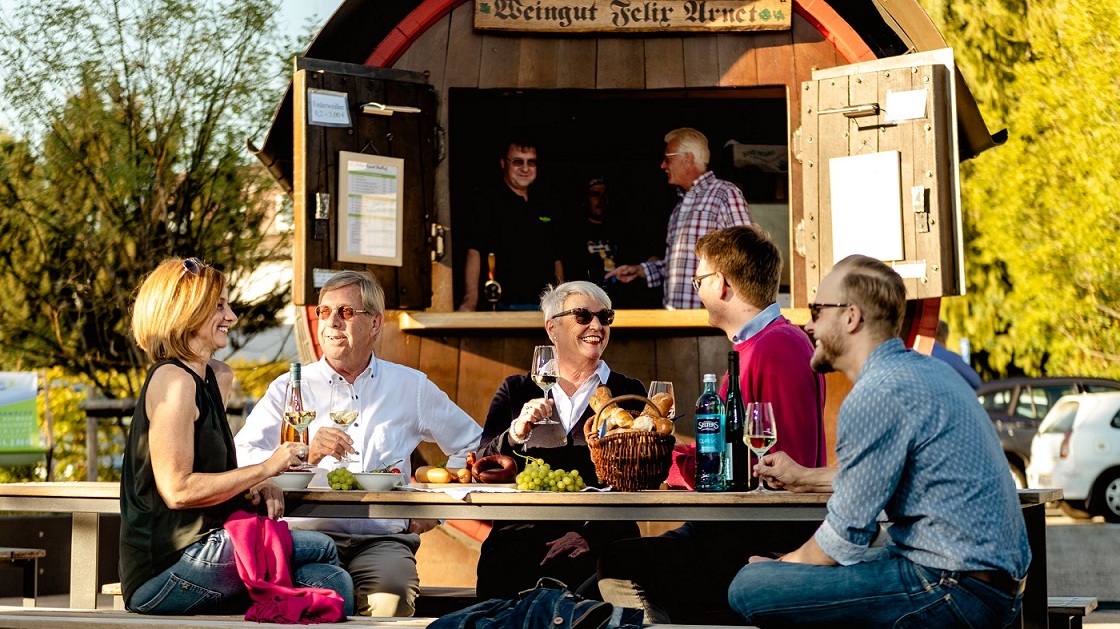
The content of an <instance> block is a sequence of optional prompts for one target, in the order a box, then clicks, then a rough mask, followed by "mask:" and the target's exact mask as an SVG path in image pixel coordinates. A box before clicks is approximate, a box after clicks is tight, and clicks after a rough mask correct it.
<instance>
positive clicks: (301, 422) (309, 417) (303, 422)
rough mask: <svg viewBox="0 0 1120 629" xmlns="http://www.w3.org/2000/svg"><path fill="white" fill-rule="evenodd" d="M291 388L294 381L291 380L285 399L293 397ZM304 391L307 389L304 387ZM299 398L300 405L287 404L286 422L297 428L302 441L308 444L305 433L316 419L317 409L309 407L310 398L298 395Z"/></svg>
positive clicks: (285, 411) (285, 410)
mask: <svg viewBox="0 0 1120 629" xmlns="http://www.w3.org/2000/svg"><path fill="white" fill-rule="evenodd" d="M291 389H292V383H290V382H289V383H288V385H287V391H285V393H284V399H285V400H291V399H292V391H291ZM303 391H305V392H306V389H303ZM297 398H298V399H299V404H298V405H296V404H292V403H288V404H287V405H285V407H284V422H285V423H287V424H288V425H289V426H291V427H292V428H293V429H295V431H296V434H297V435H298V436H299V441H300V443H304V444H306V443H307V439H306V438H305V437H304V433H306V432H307V427H308V426H310V425H311V422H313V421H315V411H314V410H312V409H310V408H308V407H309V406H311V405H310V404H308V403H307V402H308V400H306V399H303V398H299V397H298V396H297Z"/></svg>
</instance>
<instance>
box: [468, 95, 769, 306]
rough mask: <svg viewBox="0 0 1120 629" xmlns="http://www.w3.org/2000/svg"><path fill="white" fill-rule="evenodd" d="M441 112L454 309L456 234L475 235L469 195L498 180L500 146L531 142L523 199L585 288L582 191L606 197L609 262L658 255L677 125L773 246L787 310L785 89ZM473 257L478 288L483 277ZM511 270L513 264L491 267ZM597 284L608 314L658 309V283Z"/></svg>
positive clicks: (493, 98) (575, 99) (495, 100)
mask: <svg viewBox="0 0 1120 629" xmlns="http://www.w3.org/2000/svg"><path fill="white" fill-rule="evenodd" d="M447 106H448V107H449V110H448V117H449V123H448V124H449V128H448V136H449V141H448V146H449V153H448V159H449V160H450V164H449V178H450V197H451V228H452V248H453V254H454V255H453V261H452V263H453V270H454V293H455V304H456V305H458V304H459V303H460V302H461V300H462V298H463V293H464V278H463V267H464V263H465V259H466V242H467V240H468V239H467V238H466V235H467V234H468V233H469V232H470V231H471V230H472V229H475V225H474V219H475V217H476V216H477V214H478V212H479V209H478V208H477V206H478V203H479V202H478V199H479V198H480V193H482V192H483V191H485V190H486V187H488V186H497V185H499V184H500V183H501V177H502V172H501V169H500V167H499V159H500V158H501V157H503V156H504V155H505V153H504V151H505V148H506V147H505V146H504V143H505V142H506V139H507V138H509V137H511V136H514V137H529V138H531V139H532V140H533V141H534V142H535V143H536V144H537V147H538V149H537V156H538V168H537V178H536V181H535V182H534V183H533V184H532V186H531V187H530V189H529V195H530V200H534V201H540V200H547V203H548V204H549V205H550V206H551V207H552V208H553V209H552V210H551V211H552V213H553V218H554V221H555V226H554V234H555V238H556V239H557V242H556V243H555V244H556V246H557V247H558V249H559V250H560V251H562V252H564V257H562V258H561V259H562V260H564V259H567V260H572V261H573V262H572V264H571V265H568V266H571V268H570V269H569V268H565V279H566V280H573V279H590V280H591V281H596V280H597V278H595V277H589V276H588V275H589V271H587V270H586V269H588V268H592V269H594V266H595V263H594V259H593V258H594V256H595V255H596V252H595V251H594V246H592V247H591V249H592V250H591V251H586V249H588V246H587V243H586V242H580V240H581V239H582V240H586V239H585V238H582V236H581V234H582V233H583V232H582V231H581V229H580V226H581V224H582V223H586V222H587V217H588V214H589V210H588V209H587V208H588V203H589V202H588V196H589V189H590V186H589V184H591V183H592V181H593V180H595V181H599V180H602V182H603V183H604V184H605V187H606V191H607V195H609V205H608V206H607V209H606V214H605V222H606V223H608V224H609V225H610V233H612V234H613V236H612V238H617V239H618V242H617V243H613V242H612V245H617V246H616V247H615V249H616V251H615V253H614V254H613V257H614V260H613V262H614V263H615V264H616V265H619V264H634V263H638V262H643V261H646V260H648V259H649V258H650V257H651V256H657V257H664V255H665V234H666V227H667V223H668V219H669V215H670V213H671V212H672V210H673V207H674V206H675V204H676V203H677V199H678V197H677V194H676V189H675V188H674V187H672V186H670V185H669V184H668V183H667V180H666V175H665V173H664V172H662V170H661V161H662V159H663V158H664V151H665V142H664V139H663V138H664V136H665V134H666V133H667V132H669V131H671V130H673V129H676V128H679V127H693V128H695V129H698V130H699V131H701V132H702V133H704V134H705V135H706V136H707V138H708V146H709V150H710V151H711V157H710V160H709V165H708V169H709V170H712V171H713V172H714V173H715V175H716V176H717V177H719V178H720V179H726V180H728V181H731V182H733V183H734V184H736V185H737V186H738V187H739V188H740V189H741V190H742V191H743V194H744V196H745V197H746V199H747V202H748V204H749V206H750V212H751V217H752V220H753V221H754V222H755V223H756V224H758V225H760V226H762V227H763V228H765V229H766V230H767V231H768V232H769V233H770V235H771V237H772V238H773V239H774V241H775V243H777V245H778V246H779V248H780V249H781V251H782V257H783V260H784V262H785V268H784V269H783V274H782V277H783V280H782V285H781V288H780V292H781V296H780V301H782V305H783V307H787V306H788V305H789V296H788V295H789V292H790V264H789V256H790V212H789V187H790V183H789V167H788V166H789V164H788V160H789V149H788V138H789V112H788V104H787V98H786V90H785V87H784V86H783V87H765V88H751V89H739V88H726V89H718V88H713V89H703V90H687V91H685V90H642V91H629V90H501V89H489V90H479V89H463V88H452V89H451V90H450V91H449V95H448V103H447ZM592 194H593V193H592ZM482 255H483V258H484V259H483V261H482V272H481V273H480V278H481V279H480V283H481V282H485V280H486V275H487V273H486V270H487V269H486V266H487V265H486V260H485V255H486V254H485V253H482ZM580 255H583V256H584V257H588V258H590V260H589V261H588V263H587V264H583V263H581V262H580V261H579V260H577V259H576V258H577V257H578V256H580ZM511 262H512V263H516V261H497V262H496V263H497V264H503V263H506V264H509V263H511ZM581 274H582V276H581ZM590 274H591V275H594V274H595V273H594V271H591V272H590ZM600 275H601V273H600ZM596 283H601V282H599V281H596ZM603 286H604V288H605V289H606V291H607V293H608V294H609V295H610V296H611V300H612V302H613V305H614V307H615V309H622V308H661V307H662V289H661V287H655V288H649V287H646V285H645V282H644V281H643V280H641V279H638V280H635V281H634V282H631V283H630V284H621V283H607V284H603ZM541 288H542V289H543V288H544V287H543V286H542V287H541ZM479 294H480V295H482V294H483V293H482V291H481V288H480V293H479ZM479 301H480V303H479V306H478V309H479V310H487V309H489V306H488V304H487V303H486V302H485V298H483V297H480V300H479Z"/></svg>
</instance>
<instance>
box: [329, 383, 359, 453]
mask: <svg viewBox="0 0 1120 629" xmlns="http://www.w3.org/2000/svg"><path fill="white" fill-rule="evenodd" d="M331 421H332V422H334V425H335V426H337V427H338V428H341V429H342V430H348V429H349V428H350V426H353V425H354V423H355V422H356V421H358V396H357V395H356V394H355V393H354V385H352V384H350V383H349V382H347V381H345V380H341V381H339V382H334V383H332V384H331ZM355 452H357V450H356V449H355ZM351 461H353V459H352V458H350V453H349V452H347V453H346V454H343V455H342V458H341V459H339V460H338V462H339V463H340V464H341V465H342V466H346V465H348V464H349V463H350V462H351Z"/></svg>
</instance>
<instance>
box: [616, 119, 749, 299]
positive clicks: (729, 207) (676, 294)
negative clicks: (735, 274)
mask: <svg viewBox="0 0 1120 629" xmlns="http://www.w3.org/2000/svg"><path fill="white" fill-rule="evenodd" d="M665 143H666V145H665V157H664V159H662V160H661V170H663V171H665V174H666V175H667V176H668V178H669V185H672V186H677V187H678V188H680V190H679V191H678V194H680V197H681V199H680V201H678V202H677V206H676V207H675V208H673V213H672V214H671V215H670V216H669V231H668V234H667V236H666V238H665V256H664V257H663V258H652V259H650V260H649V261H648V262H643V263H641V264H624V265H622V266H620V267H618V268H617V269H615V270H614V271H611V272H610V273H607V277H608V278H611V277H617V278H618V280H619V281H620V282H632V281H634V280H635V279H637V278H639V277H641V278H645V280H646V284H647V285H648V286H651V287H653V286H663V287H664V291H665V299H664V302H663V303H664V305H665V307H666V308H670V309H672V308H701V307H702V306H703V304H702V303H701V302H700V299H699V298H698V297H697V296H696V291H694V290H692V287H691V286H689V280H690V279H691V278H692V276H694V275H696V254H695V253H694V249H695V247H696V241H697V240H699V239H700V237H701V236H703V235H704V234H707V233H708V232H710V231H714V230H717V229H723V228H725V227H731V226H733V225H749V224H750V222H751V213H750V210H749V209H748V208H747V201H746V199H744V198H743V193H742V192H741V191H740V190H739V188H738V187H736V186H735V184H733V183H731V182H729V181H724V180H722V179H716V176H715V174H713V173H712V171H710V170H708V157H709V152H708V138H707V137H705V136H704V134H703V133H700V132H699V131H697V130H696V129H690V128H687V127H685V128H682V129H674V130H672V131H670V132H669V133H667V134H666V135H665Z"/></svg>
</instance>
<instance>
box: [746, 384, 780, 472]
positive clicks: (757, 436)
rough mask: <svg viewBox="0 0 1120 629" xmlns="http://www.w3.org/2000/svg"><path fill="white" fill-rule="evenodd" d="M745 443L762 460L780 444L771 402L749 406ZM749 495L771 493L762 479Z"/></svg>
mask: <svg viewBox="0 0 1120 629" xmlns="http://www.w3.org/2000/svg"><path fill="white" fill-rule="evenodd" d="M743 441H744V442H745V443H746V444H747V447H748V448H750V449H751V452H754V454H755V456H757V457H758V458H759V459H762V457H763V455H765V454H766V453H767V452H768V451H769V450H770V448H773V447H774V444H776V443H777V442H778V426H777V424H776V423H774V407H773V406H772V405H771V404H770V402H751V403H749V404H747V420H746V425H745V426H744V430H743ZM749 493H752V494H765V493H770V490H768V489H766V488H765V487H764V486H763V484H762V479H761V478H760V479H759V481H758V487H757V488H756V489H752V490H751V491H750V492H749Z"/></svg>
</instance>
